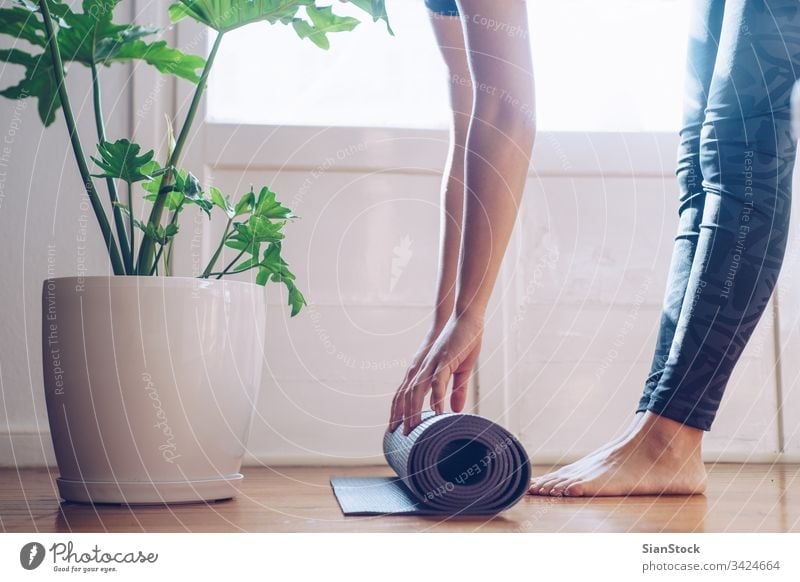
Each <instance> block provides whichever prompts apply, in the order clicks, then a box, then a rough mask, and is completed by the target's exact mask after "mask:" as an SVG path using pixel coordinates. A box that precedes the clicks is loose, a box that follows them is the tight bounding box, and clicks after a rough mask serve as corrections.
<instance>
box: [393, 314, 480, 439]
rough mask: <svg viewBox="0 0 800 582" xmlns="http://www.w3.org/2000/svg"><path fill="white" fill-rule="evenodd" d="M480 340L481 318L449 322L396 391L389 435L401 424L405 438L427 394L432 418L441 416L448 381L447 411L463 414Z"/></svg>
mask: <svg viewBox="0 0 800 582" xmlns="http://www.w3.org/2000/svg"><path fill="white" fill-rule="evenodd" d="M482 338H483V318H482V317H473V316H471V315H468V314H462V315H458V316H456V315H453V316H452V317H451V318H450V320H449V321H448V322H447V324H446V325H445V326H444V329H442V331H441V333H439V335H438V337H436V340H435V341H434V342H433V344H432V345H431V346H430V348H428V349H427V350H426V351H427V353H426V355H425V356H424V360H423V361H422V363H421V364H419V365H417V364H416V358H415V363H414V364H412V366H411V367H410V368H409V370H408V373H407V374H406V378H405V380H404V381H403V384H401V386H400V388H399V389H398V390H397V393H396V394H395V396H394V400H393V401H392V412H391V416H390V418H389V431H390V432H391V431H394V430H395V429H396V428H397V427H398V426H400V424H401V423H403V422H404V427H403V434H406V435H407V434H408V433H410V432H411V431H412V430H413V429H414V427H416V426H417V425H418V424H419V423H420V422H421V418H420V413H421V411H422V404H423V402H424V400H425V396H426V395H427V394H428V392H431V399H430V404H431V408H432V409H433V410H434V411H435V412H436V414H441V413H442V412H444V399H445V396H446V394H447V386H448V384H449V383H450V378H451V377H452V378H453V393H452V395H451V397H450V408H451V409H452V410H453V412H461V410H463V408H464V404H465V402H466V400H467V387H468V385H469V378H470V375H471V374H472V369H473V368H474V367H475V362H476V361H477V360H478V353H479V352H480V348H481V339H482ZM423 347H424V344H423ZM420 351H422V350H420ZM417 355H418V356H419V353H418V354H417Z"/></svg>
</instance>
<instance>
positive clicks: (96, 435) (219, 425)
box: [42, 277, 266, 504]
mask: <svg viewBox="0 0 800 582" xmlns="http://www.w3.org/2000/svg"><path fill="white" fill-rule="evenodd" d="M265 317H266V300H265V296H264V288H263V287H260V286H257V285H254V284H250V283H245V282H239V281H226V280H205V279H194V278H183V277H85V278H78V277H67V278H56V279H48V280H46V281H45V282H44V284H43V289H42V353H43V357H44V387H45V392H46V401H47V413H48V417H49V420H50V432H51V434H52V438H53V446H54V448H55V454H56V461H57V462H58V469H59V472H60V476H59V478H58V479H57V483H58V489H59V492H60V494H61V497H63V498H64V499H65V500H69V501H77V502H89V503H126V504H140V503H180V502H195V501H211V500H219V499H226V498H230V497H233V496H234V495H235V494H236V492H237V486H238V484H239V482H240V481H241V480H242V475H241V474H240V472H239V471H240V469H241V462H242V456H243V454H244V452H245V446H246V439H247V436H248V433H249V430H250V424H251V421H252V417H253V413H254V410H255V403H256V398H257V396H258V391H259V385H260V382H261V372H262V361H263V353H264V352H263V344H264V329H265V325H264V322H265Z"/></svg>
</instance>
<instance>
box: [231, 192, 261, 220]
mask: <svg viewBox="0 0 800 582" xmlns="http://www.w3.org/2000/svg"><path fill="white" fill-rule="evenodd" d="M255 206H256V195H255V194H254V193H253V189H252V188H251V189H250V191H249V192H247V193H246V194H245V195H244V196H242V197H241V198H240V199H239V202H237V203H236V206H235V207H234V216H241V215H243V214H250V213H251V212H253V209H254V208H255Z"/></svg>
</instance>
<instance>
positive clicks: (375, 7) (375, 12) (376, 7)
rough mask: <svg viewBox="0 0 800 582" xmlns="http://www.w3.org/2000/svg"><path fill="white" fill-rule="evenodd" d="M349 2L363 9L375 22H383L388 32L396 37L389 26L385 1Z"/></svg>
mask: <svg viewBox="0 0 800 582" xmlns="http://www.w3.org/2000/svg"><path fill="white" fill-rule="evenodd" d="M349 2H350V4H352V5H354V6H358V7H359V8H361V10H363V11H364V12H366V13H367V14H369V15H371V16H372V21H373V22H377V21H378V20H383V21H384V22H385V23H386V30H388V31H389V34H391V35H392V36H394V31H393V30H392V27H391V25H390V24H389V15H388V14H386V2H385V0H349Z"/></svg>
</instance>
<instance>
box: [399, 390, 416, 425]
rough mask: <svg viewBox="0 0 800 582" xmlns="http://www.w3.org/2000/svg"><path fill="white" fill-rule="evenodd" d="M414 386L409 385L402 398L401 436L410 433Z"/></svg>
mask: <svg viewBox="0 0 800 582" xmlns="http://www.w3.org/2000/svg"><path fill="white" fill-rule="evenodd" d="M415 386H416V385H415V384H411V385H410V386H409V387H408V389H407V390H406V391H405V394H404V398H403V416H402V422H403V434H404V435H406V436H407V435H408V433H410V432H411V411H412V409H413V401H414V388H415Z"/></svg>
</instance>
